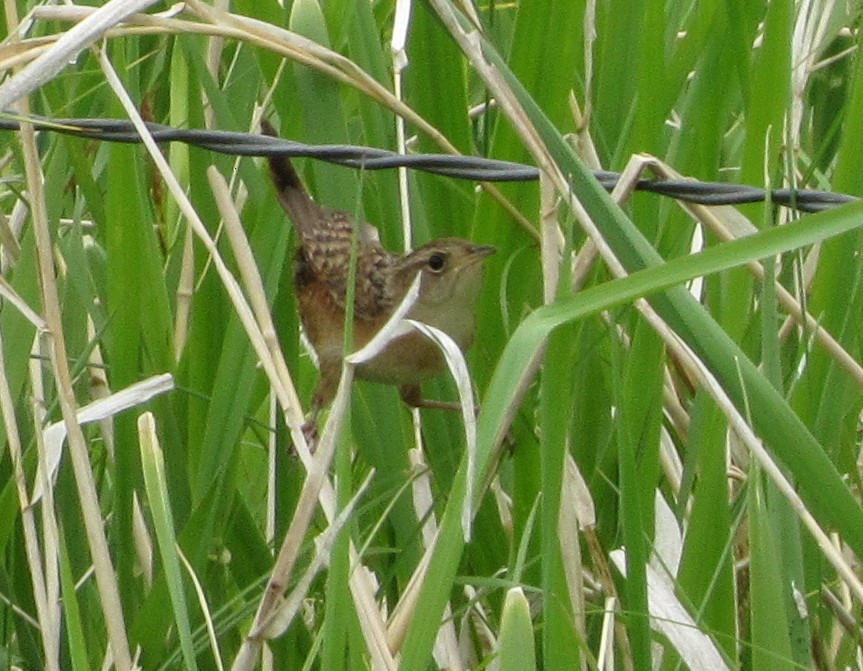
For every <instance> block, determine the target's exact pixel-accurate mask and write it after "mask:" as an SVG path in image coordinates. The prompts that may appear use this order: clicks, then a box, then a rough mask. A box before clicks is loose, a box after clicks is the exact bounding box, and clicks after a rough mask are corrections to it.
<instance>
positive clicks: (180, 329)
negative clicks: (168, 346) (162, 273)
mask: <svg viewBox="0 0 863 671" xmlns="http://www.w3.org/2000/svg"><path fill="white" fill-rule="evenodd" d="M193 243H194V237H193V234H192V229H191V227H190V226H187V227H186V232H185V233H184V234H183V257H182V259H181V261H180V277H179V281H178V282H177V292H176V293H177V316H176V318H175V320H174V360H175V361H179V360H180V358H181V357H182V356H183V351H184V350H185V349H186V340H187V339H188V337H189V317H190V315H191V312H192V297H193V296H194V295H195V245H194V244H193Z"/></svg>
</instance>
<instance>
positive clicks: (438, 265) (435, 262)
mask: <svg viewBox="0 0 863 671" xmlns="http://www.w3.org/2000/svg"><path fill="white" fill-rule="evenodd" d="M428 264H429V268H431V270H432V271H433V272H436V273H439V272H440V271H441V270H443V267H444V266H445V265H446V257H445V256H444V255H443V254H440V253H435V254H432V255H431V256H430V257H429V261H428Z"/></svg>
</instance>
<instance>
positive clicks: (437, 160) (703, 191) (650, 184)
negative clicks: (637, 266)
mask: <svg viewBox="0 0 863 671" xmlns="http://www.w3.org/2000/svg"><path fill="white" fill-rule="evenodd" d="M28 121H29V122H30V123H32V124H33V126H34V127H35V128H36V129H38V130H46V131H53V132H57V133H63V134H66V135H74V136H77V137H83V138H90V139H94V140H101V141H105V142H122V143H127V144H129V143H138V142H140V141H141V138H140V136H139V135H138V132H137V131H136V130H135V128H134V126H133V125H132V123H131V122H130V121H127V120H123V119H49V118H47V117H41V116H35V115H34V116H30V117H28ZM146 125H147V128H148V129H149V131H150V133H151V134H152V135H153V139H154V140H156V142H159V143H167V142H183V143H185V144H188V145H193V146H196V147H200V148H202V149H209V150H210V151H215V152H219V153H222V154H228V155H232V156H275V155H284V156H291V157H305V158H316V159H319V160H322V161H327V162H328V163H334V164H336V165H342V166H347V167H350V168H362V169H363V170H382V169H386V168H396V167H408V168H412V169H414V170H422V171H424V172H428V173H433V174H436V175H443V176H446V177H455V178H458V179H470V180H477V181H485V182H525V181H531V180H535V179H539V170H538V169H537V168H535V167H532V166H528V165H523V164H521V163H515V162H512V161H500V160H497V159H490V158H482V157H478V156H452V155H450V154H409V155H405V154H398V153H395V152H392V151H388V150H385V149H375V148H371V147H361V146H356V145H346V144H329V145H308V144H303V143H301V142H294V141H292V140H286V139H284V138H274V137H269V136H266V135H258V134H254V133H239V132H233V131H223V130H199V129H180V128H172V127H171V126H166V125H163V124H158V123H151V122H148V123H147V124H146ZM18 128H19V121H18V119H17V118H16V117H14V116H13V115H4V114H0V130H9V131H12V130H18ZM593 174H594V176H595V177H596V179H597V180H598V181H599V183H600V184H601V185H602V186H603V188H604V189H606V190H607V191H611V190H612V189H614V187H615V185H616V184H617V182H618V181H619V179H620V173H616V172H607V171H597V172H594V173H593ZM635 188H636V190H639V191H648V192H650V193H656V194H659V195H663V196H668V197H671V198H676V199H678V200H682V201H686V202H690V203H697V204H699V205H741V204H744V203H757V202H762V201H764V200H765V199H767V198H769V199H770V201H771V202H772V203H774V204H776V205H782V206H785V207H791V208H794V209H797V210H799V211H801V212H819V211H821V210H826V209H830V208H834V207H838V206H839V205H843V204H845V203H849V202H853V201H855V200H857V198H856V197H854V196H849V195H847V194H843V193H832V192H830V191H818V190H812V189H771V190H769V191H768V190H766V189H762V188H759V187H754V186H747V185H740V184H728V183H725V182H699V181H694V180H688V179H685V180H684V179H640V180H639V181H638V183H637V184H636V186H635Z"/></svg>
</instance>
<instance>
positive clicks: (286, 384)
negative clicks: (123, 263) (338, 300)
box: [131, 110, 400, 669]
mask: <svg viewBox="0 0 863 671" xmlns="http://www.w3.org/2000/svg"><path fill="white" fill-rule="evenodd" d="M131 111H132V112H133V113H134V110H131ZM139 132H146V128H145V127H142V128H141V131H139ZM150 139H151V140H152V138H150ZM210 179H211V180H212V183H213V184H214V185H215V188H214V189H213V192H214V196H215V198H216V202H217V206H218V207H219V208H220V213H221V214H222V216H223V222H224V224H225V227H226V231H227V234H228V239H229V241H230V242H231V243H232V245H234V247H233V251H234V255H235V257H236V258H237V260H238V265H239V266H240V269H241V277H242V278H243V279H244V282H245V284H246V290H247V291H248V292H249V295H250V296H251V299H250V300H251V304H252V308H250V307H249V306H248V304H247V303H246V302H245V298H244V297H243V295H242V291H241V290H240V288H239V285H238V284H237V283H236V280H234V278H233V276H232V275H230V273H229V271H228V270H227V268H226V266H225V265H224V262H223V261H222V259H221V257H220V256H219V254H218V250H217V249H216V248H215V245H214V244H212V240H211V239H210V238H209V236H208V235H207V233H206V230H205V229H203V226H202V225H201V226H200V228H201V230H200V231H199V230H198V227H197V226H195V230H196V233H198V235H199V236H202V235H203V236H206V239H205V245H206V246H207V248H208V251H209V252H210V253H211V254H213V256H214V263H215V267H216V269H217V271H218V272H219V274H220V276H221V277H222V278H223V281H226V287H227V288H229V290H230V291H229V295H230V296H231V297H232V300H234V304H235V308H236V309H237V311H238V314H239V315H240V316H241V319H242V320H243V323H244V326H246V329H247V331H249V335H250V338H251V339H252V342H253V345H256V347H255V349H256V352H257V354H258V357H259V359H260V360H261V362H262V364H263V367H264V370H265V372H266V373H267V376H268V378H269V379H270V383H271V384H272V385H273V389H274V390H275V391H276V394H277V396H278V397H279V402H280V404H281V407H282V410H283V412H284V413H285V414H286V416H287V413H289V412H293V411H292V409H291V406H290V402H286V392H285V390H286V389H288V388H290V390H291V394H292V396H293V397H294V398H296V392H295V391H294V390H293V385H292V384H291V383H290V377H289V375H288V369H287V364H286V363H285V360H284V356H283V355H282V352H281V349H280V348H279V344H278V339H277V338H276V337H275V328H274V326H273V324H272V319H271V317H270V314H269V308H268V307H267V301H266V295H265V293H264V290H263V283H262V282H261V279H260V274H259V273H258V270H257V266H256V265H255V263H254V257H253V255H252V254H251V250H250V248H249V246H248V240H247V239H246V236H245V232H244V231H243V229H242V226H241V225H240V222H239V217H238V216H237V215H236V212H235V211H233V203H232V202H231V199H230V197H229V194H228V193H227V186H226V184H225V183H224V180H223V179H222V178H220V177H219V176H217V175H216V174H213V173H212V172H211V174H210ZM178 186H179V185H178ZM179 195H180V196H181V197H185V196H184V194H183V193H182V190H180V191H179ZM175 197H177V194H175ZM189 207H190V209H191V205H189ZM195 216H196V215H195ZM202 239H203V238H202ZM229 285H230V286H229ZM399 318H400V317H399ZM391 321H392V320H391ZM386 329H387V327H386V326H385V327H384V329H382V331H381V333H379V334H378V337H376V338H375V339H373V341H372V342H370V343H369V346H374V345H376V344H377V343H378V342H379V338H385V337H387V336H386V334H385V333H384V332H385V331H386ZM263 332H267V333H270V336H269V337H267V336H264V335H263ZM268 342H269V343H270V345H268V344H267V343H268ZM364 349H365V348H364ZM356 354H361V353H360V352H358V353H356ZM351 379H352V370H351V367H350V366H346V367H345V368H344V369H343V371H342V379H341V381H340V383H339V393H338V394H337V395H336V400H335V401H334V403H333V407H332V409H331V411H330V414H329V417H328V420H327V424H326V426H325V427H324V431H323V434H322V435H321V440H320V443H319V445H318V450H317V452H316V454H315V456H314V457H312V455H311V453H310V452H309V449H308V446H307V444H306V441H305V437H304V435H303V432H302V428H301V421H302V420H301V419H300V424H296V423H295V424H294V426H291V421H290V420H288V425H289V428H290V429H291V433H292V436H293V437H294V440H295V443H294V444H295V445H296V446H297V451H298V454H299V456H300V459H301V460H302V461H303V464H304V465H305V466H306V469H307V471H308V475H307V479H306V481H305V483H304V484H303V490H302V492H303V493H301V499H304V498H305V499H308V500H309V501H311V503H310V504H309V506H308V508H307V509H306V510H303V511H301V510H300V507H299V504H298V507H297V511H296V512H295V517H294V520H292V522H291V527H290V528H289V534H291V529H292V528H294V524H295V523H296V525H297V526H296V531H295V532H294V534H293V535H294V536H296V537H297V538H300V539H301V538H302V537H303V536H304V534H305V530H306V529H307V528H308V525H309V523H310V519H311V514H312V512H313V510H314V501H315V500H316V499H319V500H320V503H321V506H322V508H323V510H324V513H325V514H326V516H327V519H328V520H329V521H330V523H332V521H333V520H334V519H335V516H336V504H335V501H336V497H335V490H334V488H333V485H332V483H331V482H330V481H329V479H328V478H327V477H326V471H327V468H328V465H329V462H330V459H331V457H332V452H333V450H334V449H335V443H336V437H337V435H338V432H339V430H340V427H341V422H342V418H343V416H344V412H345V409H346V406H347V395H348V391H349V387H350V382H351ZM280 390H281V391H280ZM293 407H295V408H298V407H299V402H298V401H296V405H295V406H293ZM294 422H296V420H294ZM296 434H299V436H297V435H296ZM297 438H299V441H298V440H297ZM328 454H329V456H327V455H328ZM303 494H305V497H304V496H303ZM301 512H302V513H303V514H302V515H301V516H300V517H298V516H297V515H298V514H299V513H301ZM298 551H299V542H298V541H297V540H292V539H291V538H289V537H288V536H286V538H285V541H284V542H283V545H282V552H283V553H284V558H283V559H282V558H281V557H282V553H280V559H277V562H276V567H275V568H274V570H273V574H272V577H271V579H270V581H271V584H274V585H276V589H275V592H274V593H273V594H274V595H276V594H278V593H280V592H278V590H279V589H280V588H281V586H285V587H286V584H287V578H288V577H289V576H290V574H291V572H292V570H293V564H294V562H295V561H296V557H295V556H294V553H295V552H298ZM349 554H350V559H351V563H352V564H353V565H359V563H360V559H359V555H358V554H357V552H356V549H355V548H354V546H353V543H351V544H350V547H349ZM280 562H281V563H280ZM350 587H351V593H352V595H353V597H354V600H355V603H356V606H357V613H358V615H359V619H360V624H361V626H362V629H363V634H364V636H365V638H366V643H367V645H368V647H369V651H370V653H371V656H372V660H373V664H374V668H376V669H392V668H395V661H394V659H393V658H392V655H391V654H390V652H389V649H388V648H387V647H386V637H385V633H384V626H383V619H384V618H383V615H382V613H381V612H380V611H379V610H378V608H377V606H376V605H375V600H374V593H375V589H374V586H373V585H371V584H370V583H369V581H368V579H367V576H366V574H365V573H364V572H362V571H352V572H351V577H350ZM270 589H271V588H268V589H267V591H266V593H265V595H264V600H262V602H261V605H260V606H259V609H258V616H257V617H256V621H258V622H260V621H262V620H263V618H264V617H266V614H267V613H269V612H270V609H271V608H272V607H273V606H272V603H273V601H272V600H273V598H274V596H270ZM248 642H249V641H247V643H248ZM260 647H261V646H260V644H259V643H254V644H249V645H244V646H243V648H241V650H240V652H239V653H238V656H237V658H236V659H235V661H234V665H233V667H232V668H234V669H245V668H250V667H249V665H250V664H252V663H253V660H254V659H256V657H257V652H258V651H259V650H260Z"/></svg>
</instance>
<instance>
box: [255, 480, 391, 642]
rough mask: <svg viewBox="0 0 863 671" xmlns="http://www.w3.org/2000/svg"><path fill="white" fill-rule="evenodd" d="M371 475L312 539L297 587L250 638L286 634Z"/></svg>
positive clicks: (279, 603)
mask: <svg viewBox="0 0 863 671" xmlns="http://www.w3.org/2000/svg"><path fill="white" fill-rule="evenodd" d="M374 476H375V472H374V471H370V472H369V473H368V475H366V478H365V480H363V482H362V483H361V484H360V486H359V487H357V490H356V492H354V494H353V496H352V497H351V500H350V501H348V503H347V505H346V506H345V507H344V508H342V510H340V511H339V514H338V516H337V517H336V519H335V520H333V522H332V524H330V525H329V526H328V527H327V528H326V529H325V530H324V531H323V532H322V533H321V534H319V535H318V536H317V537H316V538H315V539H314V544H315V555H314V557H312V561H311V562H310V564H309V566H308V567H306V570H305V572H304V573H303V575H302V576H300V579H299V580H298V581H297V584H296V586H295V587H294V589H293V590H292V591H291V593H290V594H289V595H287V597H285V598H283V599H280V600H278V601H277V602H276V603H275V604H274V606H273V608H272V610H271V611H270V613H269V614H268V615H267V617H266V619H265V620H264V621H263V622H261V623H260V625H259V627H258V629H255V630H253V631H252V632H251V633H250V634H249V637H250V638H263V639H270V638H275V637H277V636H281V635H282V634H283V633H285V631H287V629H288V627H289V626H290V624H291V622H292V621H293V620H294V618H295V617H296V615H297V613H299V611H300V608H301V607H302V604H303V600H304V599H305V598H306V596H307V595H308V593H309V590H310V589H311V586H312V581H313V580H314V579H315V578H316V577H317V575H318V574H319V573H320V572H321V571H322V570H323V569H324V568H325V567H326V566H328V565H329V563H330V560H331V559H332V554H333V545H334V544H335V542H336V536H338V534H339V533H340V532H341V531H342V529H343V528H344V526H345V524H346V523H347V522H348V520H350V519H351V517H352V516H353V514H354V511H355V510H356V507H357V504H358V503H359V501H360V499H361V498H362V497H363V496H364V495H365V493H366V491H367V490H368V488H369V485H370V484H371V482H372V479H373V478H374ZM359 568H360V570H363V568H364V567H359Z"/></svg>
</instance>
